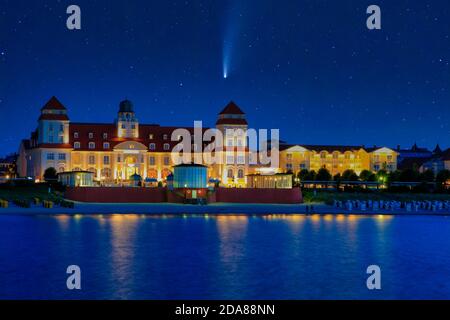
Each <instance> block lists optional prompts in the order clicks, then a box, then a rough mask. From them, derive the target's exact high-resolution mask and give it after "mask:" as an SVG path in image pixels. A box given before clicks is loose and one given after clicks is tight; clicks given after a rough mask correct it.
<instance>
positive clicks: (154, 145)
mask: <svg viewBox="0 0 450 320" xmlns="http://www.w3.org/2000/svg"><path fill="white" fill-rule="evenodd" d="M148 148H149V149H150V150H155V149H156V144H154V143H150V145H149V146H148Z"/></svg>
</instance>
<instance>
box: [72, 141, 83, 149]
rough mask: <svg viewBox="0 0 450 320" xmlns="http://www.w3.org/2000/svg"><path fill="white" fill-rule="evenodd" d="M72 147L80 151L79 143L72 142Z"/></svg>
mask: <svg viewBox="0 0 450 320" xmlns="http://www.w3.org/2000/svg"><path fill="white" fill-rule="evenodd" d="M73 147H74V149H80V147H81V145H80V143H79V142H78V141H77V142H74V143H73Z"/></svg>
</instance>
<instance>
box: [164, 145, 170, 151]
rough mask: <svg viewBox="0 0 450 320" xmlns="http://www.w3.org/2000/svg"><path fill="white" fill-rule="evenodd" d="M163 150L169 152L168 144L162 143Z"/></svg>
mask: <svg viewBox="0 0 450 320" xmlns="http://www.w3.org/2000/svg"><path fill="white" fill-rule="evenodd" d="M163 148H164V150H166V151H167V150H170V144H168V143H164V147H163Z"/></svg>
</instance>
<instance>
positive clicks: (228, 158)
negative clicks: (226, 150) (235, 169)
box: [227, 156, 234, 164]
mask: <svg viewBox="0 0 450 320" xmlns="http://www.w3.org/2000/svg"><path fill="white" fill-rule="evenodd" d="M227 163H228V164H232V163H234V157H233V156H227Z"/></svg>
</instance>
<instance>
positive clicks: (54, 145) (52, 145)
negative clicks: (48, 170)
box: [38, 143, 72, 149]
mask: <svg viewBox="0 0 450 320" xmlns="http://www.w3.org/2000/svg"><path fill="white" fill-rule="evenodd" d="M38 148H52V149H72V145H71V144H69V143H40V144H39V145H38Z"/></svg>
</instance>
